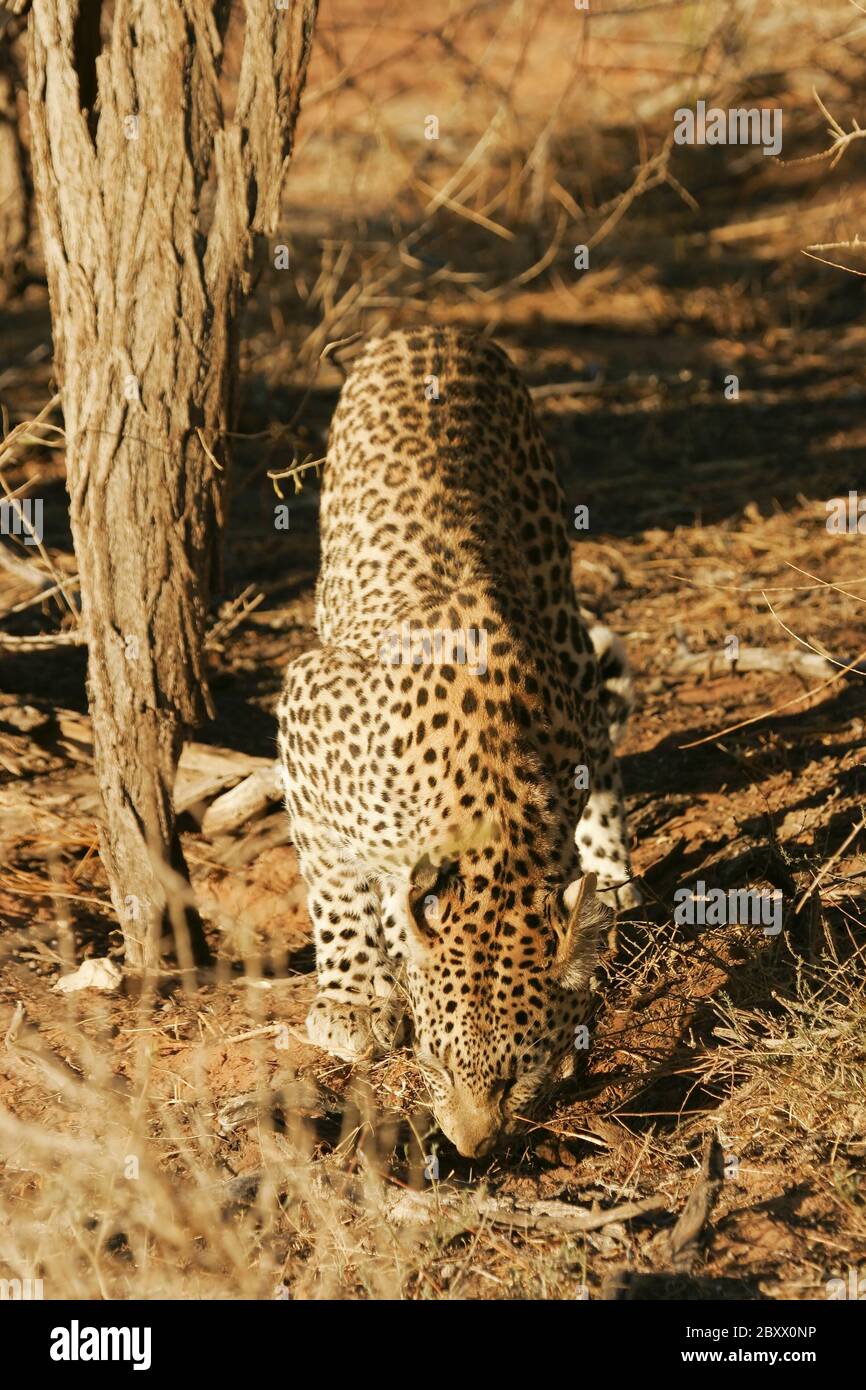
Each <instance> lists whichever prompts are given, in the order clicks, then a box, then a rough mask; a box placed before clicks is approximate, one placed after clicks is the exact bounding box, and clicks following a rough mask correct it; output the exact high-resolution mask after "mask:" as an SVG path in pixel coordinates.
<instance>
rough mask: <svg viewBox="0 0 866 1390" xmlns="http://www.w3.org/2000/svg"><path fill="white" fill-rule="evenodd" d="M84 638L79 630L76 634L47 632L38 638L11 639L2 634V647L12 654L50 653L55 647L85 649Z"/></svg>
mask: <svg viewBox="0 0 866 1390" xmlns="http://www.w3.org/2000/svg"><path fill="white" fill-rule="evenodd" d="M83 646H85V641H84V637H83V636H82V634H81V632H80V631H78V630H77V629H76V630H75V631H74V632H46V633H40V634H39V636H37V637H10V635H9V634H8V633H7V632H0V647H4V648H5V649H6V650H7V651H12V652H50V651H52V650H53V649H54V648H55V647H83Z"/></svg>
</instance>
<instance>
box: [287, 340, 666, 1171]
mask: <svg viewBox="0 0 866 1390" xmlns="http://www.w3.org/2000/svg"><path fill="white" fill-rule="evenodd" d="M321 537H322V564H321V572H320V577H319V584H318V590H317V616H316V623H317V629H318V634H319V640H320V646H319V647H317V648H316V649H314V650H313V651H309V652H307V653H306V654H305V655H303V656H301V657H299V658H298V659H297V660H296V661H293V662H292V664H291V665H290V667H289V669H288V673H287V678H286V684H285V689H284V692H283V696H282V699H281V701H280V705H279V746H280V753H281V760H282V767H283V775H284V782H285V790H286V804H287V808H288V812H289V816H290V820H291V826H292V835H293V839H294V842H295V844H296V846H297V848H298V852H299V855H300V861H301V869H302V872H303V875H304V878H305V880H306V883H307V886H308V889H309V909H310V914H311V917H312V920H313V925H314V929H315V935H316V953H317V973H318V994H317V998H316V1000H315V1003H314V1004H313V1007H312V1009H311V1012H310V1015H309V1018H308V1020H307V1028H308V1033H309V1035H310V1037H311V1038H312V1039H313V1040H314V1041H315V1042H317V1043H319V1044H320V1045H321V1046H323V1047H325V1048H327V1049H328V1050H329V1051H331V1052H333V1053H335V1054H336V1055H338V1056H340V1057H343V1058H346V1059H350V1060H354V1059H356V1058H358V1057H361V1056H365V1055H371V1054H372V1052H374V1051H379V1050H382V1049H386V1048H388V1047H389V1046H390V1045H392V1043H393V1042H394V1040H395V1039H396V1038H397V1037H398V1035H399V1030H400V1027H401V1017H402V1016H403V1014H404V1013H405V1015H406V1017H407V1021H408V1022H409V1024H410V1025H411V1028H412V1030H413V1033H414V1042H415V1048H416V1053H417V1056H418V1060H419V1064H420V1065H421V1067H422V1069H423V1071H424V1073H425V1075H426V1077H427V1079H428V1082H429V1085H430V1090H431V1094H432V1098H433V1104H434V1109H435V1112H436V1115H437V1119H438V1121H439V1123H440V1125H441V1127H442V1128H443V1130H444V1131H445V1133H446V1134H447V1135H448V1136H449V1137H450V1138H451V1139H452V1140H453V1141H454V1142H455V1144H456V1145H457V1147H458V1148H459V1149H460V1150H461V1152H463V1153H465V1154H476V1155H477V1154H480V1153H484V1152H487V1150H488V1149H489V1148H490V1147H491V1146H492V1145H493V1143H495V1141H496V1139H497V1137H498V1135H499V1134H500V1133H501V1132H503V1131H504V1130H506V1131H507V1130H508V1129H509V1128H510V1127H511V1126H512V1124H513V1123H514V1122H515V1120H516V1117H518V1116H524V1115H525V1114H526V1113H527V1111H529V1110H530V1109H532V1108H533V1107H534V1106H537V1105H538V1104H539V1103H540V1102H541V1100H542V1098H543V1097H544V1095H545V1093H546V1092H547V1091H548V1090H549V1089H550V1087H551V1085H552V1084H553V1083H554V1082H555V1081H556V1079H557V1078H558V1077H559V1076H560V1075H561V1074H562V1073H563V1071H564V1069H565V1068H566V1067H567V1066H568V1063H569V1059H570V1058H573V1056H574V1041H575V1028H576V1026H577V1025H578V1024H579V1023H581V1022H582V1021H583V1020H584V1019H585V1018H586V1017H587V1015H588V1009H589V1001H590V992H589V983H590V975H591V972H592V968H593V962H594V958H595V950H596V937H597V934H598V931H599V929H600V927H601V926H602V925H603V924H604V922H605V921H607V920H610V918H611V916H612V910H611V909H612V907H613V906H617V905H618V906H625V905H630V904H632V903H634V902H636V901H639V898H638V897H637V895H636V892H635V890H634V889H633V887H632V886H631V885H630V884H629V883H628V880H629V879H630V876H631V871H630V867H629V858H628V848H627V836H626V829H625V824H624V816H623V808H622V799H621V793H620V784H619V777H618V772H617V768H616V764H615V761H614V757H613V753H612V751H611V734H610V729H609V727H608V724H609V723H611V724H613V725H614V726H616V725H617V724H618V723H620V722H621V720H622V717H623V715H624V713H626V712H627V707H628V703H629V700H630V695H629V686H628V681H627V677H626V674H625V670H624V667H623V664H622V660H621V652H620V649H619V647H618V645H617V643H616V640H615V639H613V638H612V635H611V634H610V633H609V632H608V631H607V629H606V628H603V627H601V625H599V624H594V625H593V635H592V637H591V636H590V632H589V630H588V626H587V623H586V622H585V621H584V618H583V617H582V616H581V610H580V609H579V606H578V604H577V601H576V598H575V596H574V593H573V589H572V584H571V579H570V544H569V538H568V533H567V530H566V512H565V504H564V499H563V496H562V493H561V490H560V487H559V484H558V481H557V478H556V473H555V469H554V465H553V462H552V459H551V456H550V454H549V452H548V449H547V448H546V446H545V444H544V441H543V439H542V436H541V432H540V430H539V427H538V424H537V421H536V419H535V415H534V412H533V408H532V404H531V401H530V398H529V395H528V393H527V391H526V388H525V387H524V385H523V383H522V381H521V379H520V376H519V374H518V373H517V371H516V370H515V368H514V366H513V365H512V363H511V362H510V361H509V359H508V357H507V356H506V355H505V353H504V352H502V351H501V350H500V349H499V348H498V347H497V346H495V345H494V344H493V343H491V342H489V341H488V340H486V339H483V338H479V337H476V336H474V335H471V334H468V333H465V332H462V331H458V330H450V329H423V330H419V331H414V332H396V333H391V334H389V335H388V336H387V337H385V338H382V339H377V340H375V341H373V342H371V343H370V344H369V345H368V347H367V349H366V351H365V352H364V354H363V355H362V356H361V358H360V359H359V360H358V361H357V363H356V365H355V366H354V369H353V371H352V373H351V375H350V377H349V379H348V381H347V382H346V384H345V386H344V388H343V391H342V394H341V397H340V402H339V405H338V407H337V411H336V414H335V416H334V421H333V426H332V431H331V438H330V444H329V449H328V458H327V463H326V466H325V473H324V483H323V492H322V506H321ZM590 621H591V620H590ZM460 633H462V634H464V641H463V645H462V646H461V644H460V641H459V639H458V638H457V637H456V636H455V634H460ZM471 633H475V634H476V635H475V639H474V642H470V641H469V638H468V635H469V634H471ZM407 634H408V636H407ZM425 634H426V645H425V640H424V637H425ZM437 634H438V635H441V634H446V637H444V638H443V641H444V643H445V645H444V648H443V649H442V650H437V648H436V646H435V644H434V638H436V637H437ZM447 634H451V636H450V637H447ZM448 641H452V642H453V643H454V646H453V647H452V649H451V650H449V649H448V645H447V643H448ZM594 644H595V648H596V650H597V651H598V652H599V656H598V657H597V656H596V651H595V650H594ZM482 645H483V646H484V648H485V650H484V656H483V659H482V656H481V647H482ZM473 658H474V659H473ZM395 662H396V663H397V664H394V663H395ZM600 662H601V664H602V666H603V667H605V668H606V671H605V680H604V684H602V678H601V676H600V672H599V663H600ZM581 769H586V772H585V773H583V772H581ZM587 777H588V786H587V785H586V778H587ZM596 879H597V881H598V890H599V891H598V892H596Z"/></svg>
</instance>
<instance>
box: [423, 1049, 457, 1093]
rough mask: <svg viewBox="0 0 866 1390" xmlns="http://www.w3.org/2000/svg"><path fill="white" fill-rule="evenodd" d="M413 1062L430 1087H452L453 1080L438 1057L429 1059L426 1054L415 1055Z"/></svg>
mask: <svg viewBox="0 0 866 1390" xmlns="http://www.w3.org/2000/svg"><path fill="white" fill-rule="evenodd" d="M415 1061H416V1062H417V1063H418V1067H419V1069H420V1071H421V1073H422V1075H423V1077H424V1080H425V1081H426V1082H428V1084H429V1085H430V1086H431V1087H434V1088H435V1087H439V1088H440V1089H441V1088H442V1087H448V1086H453V1085H454V1079H453V1077H452V1075H451V1073H450V1071H449V1070H448V1068H447V1067H446V1066H445V1065H444V1063H442V1062H440V1061H439V1059H438V1057H431V1056H429V1055H428V1054H427V1053H426V1052H422V1053H416V1055H415Z"/></svg>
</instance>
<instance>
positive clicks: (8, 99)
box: [0, 16, 30, 303]
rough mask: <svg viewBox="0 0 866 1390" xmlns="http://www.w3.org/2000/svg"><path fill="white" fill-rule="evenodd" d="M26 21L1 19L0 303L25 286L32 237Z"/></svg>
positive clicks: (8, 18) (9, 18) (10, 18)
mask: <svg viewBox="0 0 866 1390" xmlns="http://www.w3.org/2000/svg"><path fill="white" fill-rule="evenodd" d="M22 23H23V21H22V20H19V19H13V18H12V17H9V16H7V18H6V20H5V23H4V22H3V21H2V20H0V303H3V302H4V301H5V300H6V299H8V298H10V297H11V296H12V295H14V294H15V293H16V292H17V290H18V289H19V288H20V286H21V282H22V279H23V275H24V269H25V261H26V257H27V247H28V244H29V241H30V185H29V180H28V175H27V154H26V151H25V149H24V142H23V140H22V139H21V122H20V118H19V115H20V113H19V111H18V101H17V93H18V92H19V91H20V89H21V78H22V74H23V64H22V62H21V59H22V53H21V48H20V46H19V41H18V35H19V32H20V30H21V25H22Z"/></svg>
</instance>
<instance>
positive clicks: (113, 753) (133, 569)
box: [29, 0, 317, 969]
mask: <svg viewBox="0 0 866 1390" xmlns="http://www.w3.org/2000/svg"><path fill="white" fill-rule="evenodd" d="M316 5H317V0H288V3H287V8H285V9H283V8H278V7H277V5H276V4H275V3H274V0H245V3H244V50H243V58H242V63H241V71H240V78H239V83H238V91H237V103H236V110H235V115H234V118H233V119H232V120H231V121H230V122H227V121H225V120H224V118H223V113H222V102H221V96H220V89H219V77H220V71H221V67H222V58H223V41H224V38H225V34H226V29H227V25H228V20H229V13H230V9H231V4H230V0H115V3H114V6H113V16H112V19H111V31H110V36H108V37H106V38H105V40H104V43H103V42H102V41H101V40H100V18H101V15H100V0H33V4H32V10H31V14H30V54H29V95H30V121H31V128H32V140H31V144H32V158H33V170H34V184H35V188H36V195H37V206H38V209H39V215H40V218H41V226H42V234H43V242H44V249H45V262H46V270H47V275H48V284H49V290H50V295H51V311H52V320H53V328H54V344H55V361H56V366H57V373H58V377H59V379H60V382H61V386H62V391H63V408H64V416H65V425H66V436H67V474H68V487H69V496H70V514H71V522H72V534H73V540H74V543H75V551H76V555H77V558H78V565H79V574H80V583H81V603H82V622H83V624H84V631H85V636H86V638H87V642H88V651H89V661H88V687H89V699H90V707H91V713H92V716H93V733H94V758H95V765H96V771H97V776H98V779H99V785H100V791H101V796H102V806H103V824H102V827H101V851H102V858H103V862H104V864H105V867H106V870H107V872H108V878H109V881H110V885H111V896H112V901H113V903H114V907H115V910H116V911H117V913H118V915H119V917H120V918H121V920H122V922H123V925H124V936H125V942H126V959H127V964H128V966H130V967H131V968H133V969H150V968H152V967H154V966H155V965H156V963H157V960H158V956H159V947H160V939H161V937H162V935H163V934H164V933H165V931H166V930H167V928H168V927H169V925H171V926H172V927H173V928H174V931H175V936H176V940H177V945H178V950H179V952H180V955H181V963H182V964H188V963H189V959H190V951H189V948H190V947H191V950H192V955H193V956H194V957H195V958H196V959H198V960H201V959H203V958H205V956H206V950H207V948H206V944H205V941H204V935H203V933H202V930H201V924H200V922H199V920H198V917H197V915H196V913H195V909H194V905H193V903H192V898H191V894H190V891H189V888H188V884H187V875H186V868H185V864H184V860H183V854H182V851H181V847H180V842H179V839H178V835H177V831H176V828H175V822H174V812H173V806H172V788H173V785H174V778H175V773H176V770H177V763H178V757H179V754H180V749H181V744H182V741H183V739H184V737H185V735H186V733H187V731H188V730H189V728H190V727H191V726H192V725H194V724H195V723H196V722H197V721H198V720H199V719H200V718H201V717H202V715H203V714H204V713H210V712H211V710H210V697H209V693H208V689H207V683H206V679H205V671H204V664H203V658H202V639H203V632H204V622H205V616H206V612H207V608H208V602H209V593H210V585H211V581H212V578H213V574H214V570H215V565H216V562H217V558H218V539H219V533H220V528H221V526H222V523H223V519H224V481H225V473H224V469H225V467H226V465H227V462H228V457H227V443H226V431H227V430H231V429H232V428H233V424H234V396H235V381H236V366H237V332H238V312H239V308H240V306H241V303H242V301H243V298H244V297H245V295H246V294H247V293H248V291H249V288H250V267H251V263H252V254H253V246H254V239H255V237H256V236H258V235H270V234H272V233H273V232H274V230H275V228H276V223H277V217H278V213H279V203H280V191H281V185H282V179H283V175H284V173H285V170H286V167H287V165H288V161H289V156H290V154H291V148H292V141H293V134H294V126H295V120H296V117H297V112H298V106H299V103H300V97H301V91H302V89H303V84H304V78H305V75H306V67H307V62H308V58H309V54H310V47H311V43H312V31H313V24H314V20H315V11H316Z"/></svg>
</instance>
